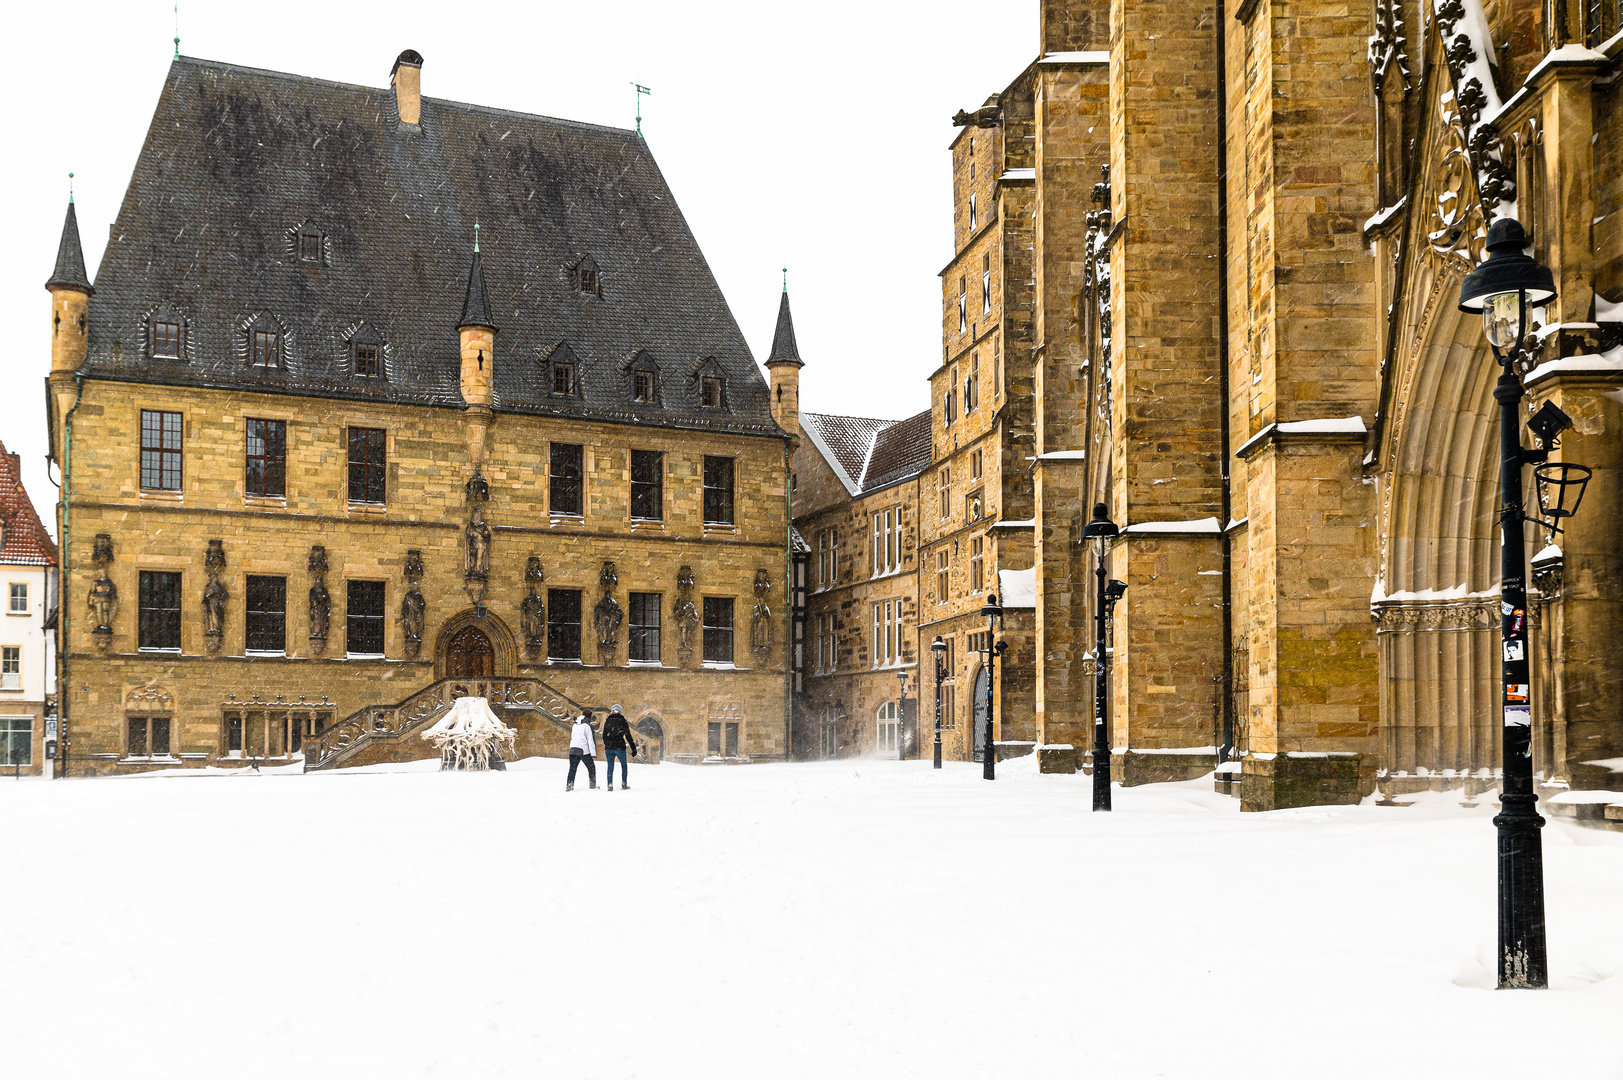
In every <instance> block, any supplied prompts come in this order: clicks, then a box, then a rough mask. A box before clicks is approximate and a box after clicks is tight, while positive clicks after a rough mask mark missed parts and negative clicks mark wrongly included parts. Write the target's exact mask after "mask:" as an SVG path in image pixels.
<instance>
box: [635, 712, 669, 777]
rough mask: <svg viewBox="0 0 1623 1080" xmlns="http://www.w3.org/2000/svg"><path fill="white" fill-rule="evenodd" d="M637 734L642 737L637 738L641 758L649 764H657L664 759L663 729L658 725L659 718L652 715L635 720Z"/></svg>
mask: <svg viewBox="0 0 1623 1080" xmlns="http://www.w3.org/2000/svg"><path fill="white" fill-rule="evenodd" d="M637 734H639V735H641V736H642V738H641V739H639V740H638V742H640V743H641V744H642V745H641V750H642V758H643V760H644V761H646V762H647V763H648V764H650V765H658V764H659V763H660V762H661V761H664V760H665V729H664V728H662V727H660V724H659V720H658V719H656V718H655V717H653V716H645V717H643V718H642V719H641V720H638V721H637Z"/></svg>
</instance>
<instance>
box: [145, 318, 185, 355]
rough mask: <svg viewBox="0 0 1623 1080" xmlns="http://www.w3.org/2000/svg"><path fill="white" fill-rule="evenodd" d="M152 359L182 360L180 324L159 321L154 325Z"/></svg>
mask: <svg viewBox="0 0 1623 1080" xmlns="http://www.w3.org/2000/svg"><path fill="white" fill-rule="evenodd" d="M152 358H153V359H154V360H179V359H180V323H178V322H166V321H163V320H159V321H156V322H154V323H153V324H152Z"/></svg>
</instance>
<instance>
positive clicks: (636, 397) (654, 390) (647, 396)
mask: <svg viewBox="0 0 1623 1080" xmlns="http://www.w3.org/2000/svg"><path fill="white" fill-rule="evenodd" d="M658 396H659V373H658V372H656V371H633V372H632V373H631V400H632V401H641V402H647V403H649V404H652V403H653V401H654V400H655V398H657V397H658Z"/></svg>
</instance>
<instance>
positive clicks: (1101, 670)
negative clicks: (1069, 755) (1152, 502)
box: [1082, 503, 1127, 810]
mask: <svg viewBox="0 0 1623 1080" xmlns="http://www.w3.org/2000/svg"><path fill="white" fill-rule="evenodd" d="M1120 535H1121V530H1120V529H1118V528H1117V527H1116V523H1115V522H1114V521H1111V520H1110V512H1109V508H1108V507H1106V506H1105V504H1104V503H1094V505H1093V520H1092V521H1090V522H1088V524H1087V526H1086V527H1085V528H1083V530H1082V539H1083V540H1084V541H1087V540H1092V541H1093V554H1094V560H1093V564H1094V565H1093V576H1094V581H1095V585H1096V592H1095V594H1094V611H1093V655H1094V657H1095V659H1094V662H1093V808H1094V809H1095V810H1109V809H1110V724H1109V717H1110V708H1109V703H1110V671H1109V666H1108V663H1109V661H1108V656H1109V651H1108V650H1109V641H1108V637H1107V634H1106V630H1107V627H1108V620H1109V618H1110V613H1111V612H1112V611H1114V610H1115V608H1116V601H1117V600H1120V599H1121V598H1122V595H1123V594H1124V593H1126V592H1127V583H1126V582H1125V581H1116V580H1114V579H1112V578H1109V571H1108V568H1107V567H1106V566H1105V556H1106V555H1107V554H1109V551H1110V541H1111V540H1113V539H1115V538H1116V537H1117V536H1120ZM1107 579H1108V580H1107Z"/></svg>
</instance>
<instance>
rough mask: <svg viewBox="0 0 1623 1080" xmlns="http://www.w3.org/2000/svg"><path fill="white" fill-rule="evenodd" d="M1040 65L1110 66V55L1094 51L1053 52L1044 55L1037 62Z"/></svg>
mask: <svg viewBox="0 0 1623 1080" xmlns="http://www.w3.org/2000/svg"><path fill="white" fill-rule="evenodd" d="M1037 63H1039V64H1108V63H1110V53H1109V52H1105V51H1099V50H1093V51H1088V52H1051V53H1046V54H1044V56H1043V58H1042V59H1041V60H1039V61H1037Z"/></svg>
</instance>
